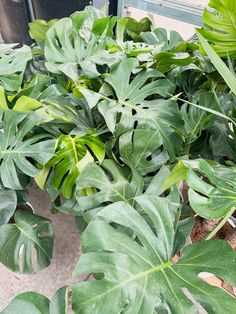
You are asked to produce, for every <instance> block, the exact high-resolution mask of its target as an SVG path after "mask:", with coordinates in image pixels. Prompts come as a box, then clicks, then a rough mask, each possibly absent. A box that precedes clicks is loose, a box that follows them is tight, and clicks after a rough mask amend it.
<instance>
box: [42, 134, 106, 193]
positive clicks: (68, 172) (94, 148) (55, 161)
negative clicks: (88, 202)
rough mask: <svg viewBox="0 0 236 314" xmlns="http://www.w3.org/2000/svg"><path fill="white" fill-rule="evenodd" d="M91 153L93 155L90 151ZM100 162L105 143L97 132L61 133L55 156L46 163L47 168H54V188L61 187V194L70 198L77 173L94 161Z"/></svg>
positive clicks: (103, 154) (103, 153)
mask: <svg viewBox="0 0 236 314" xmlns="http://www.w3.org/2000/svg"><path fill="white" fill-rule="evenodd" d="M90 151H91V152H92V153H93V155H92V154H91V153H90ZM93 156H95V157H96V159H97V160H98V161H99V162H102V161H103V159H104V156H105V145H104V143H103V142H102V141H101V140H100V139H99V138H98V136H97V134H90V135H89V134H88V135H81V136H79V135H77V136H71V135H61V136H60V137H59V139H58V141H57V145H56V152H55V156H54V157H53V158H52V159H51V160H50V161H49V162H48V163H47V166H46V167H47V168H50V167H55V168H54V175H53V179H52V184H53V186H54V188H55V189H56V190H58V189H59V188H60V187H61V192H62V195H63V196H64V197H66V198H71V197H72V193H73V189H74V185H75V182H76V179H77V177H78V175H79V173H80V172H81V171H82V170H83V169H84V168H85V166H86V165H87V164H88V163H90V162H93V161H94V157H93Z"/></svg>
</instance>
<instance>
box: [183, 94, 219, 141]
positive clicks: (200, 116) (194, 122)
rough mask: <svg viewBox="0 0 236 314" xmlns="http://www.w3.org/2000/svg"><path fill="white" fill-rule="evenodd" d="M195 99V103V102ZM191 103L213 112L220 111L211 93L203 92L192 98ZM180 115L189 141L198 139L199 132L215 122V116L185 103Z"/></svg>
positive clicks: (216, 99)
mask: <svg viewBox="0 0 236 314" xmlns="http://www.w3.org/2000/svg"><path fill="white" fill-rule="evenodd" d="M195 98H196V101H195ZM193 102H194V103H195V102H196V103H197V104H198V105H199V106H202V107H207V108H210V109H213V110H217V111H220V110H221V106H220V103H219V101H218V98H217V96H216V94H214V93H212V92H204V93H202V94H200V95H197V96H196V97H194V98H193ZM180 111H181V114H182V117H183V120H184V123H185V129H186V132H187V135H188V137H189V140H190V141H193V140H195V139H196V138H198V137H199V134H201V132H202V131H203V130H204V129H206V128H208V127H210V126H211V125H213V124H214V122H215V116H214V115H213V114H212V113H210V112H207V111H204V110H202V109H199V108H197V107H195V106H192V105H191V104H189V103H185V104H183V105H182V106H181V109H180Z"/></svg>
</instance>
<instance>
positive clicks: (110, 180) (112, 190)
mask: <svg viewBox="0 0 236 314" xmlns="http://www.w3.org/2000/svg"><path fill="white" fill-rule="evenodd" d="M126 170H127V169H126ZM125 174H126V175H125ZM76 187H77V192H76V198H77V201H78V203H79V205H80V207H81V209H83V210H91V209H94V208H96V207H102V206H103V207H104V206H105V205H106V204H110V203H112V202H118V201H121V200H122V201H126V202H131V203H132V202H133V198H134V197H135V196H136V195H139V194H140V193H142V191H143V179H142V178H141V177H140V175H139V174H138V173H137V171H136V170H135V169H132V172H131V173H129V172H128V173H127V172H126V173H125V172H124V170H123V171H122V168H121V167H119V166H118V165H117V164H116V163H115V162H114V161H112V160H108V159H107V160H104V162H103V163H102V166H98V165H96V164H89V165H88V166H87V167H86V168H85V169H84V170H83V171H82V172H81V174H80V175H79V177H78V180H77V185H76ZM85 188H95V190H93V192H92V193H91V194H87V195H86V196H83V195H81V190H83V189H85Z"/></svg>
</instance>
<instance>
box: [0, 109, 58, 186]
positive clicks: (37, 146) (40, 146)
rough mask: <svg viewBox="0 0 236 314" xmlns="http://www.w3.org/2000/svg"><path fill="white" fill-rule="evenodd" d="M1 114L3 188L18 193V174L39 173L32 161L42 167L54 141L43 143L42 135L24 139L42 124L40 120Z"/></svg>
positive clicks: (0, 159) (0, 171) (52, 151)
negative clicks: (14, 190) (38, 124)
mask: <svg viewBox="0 0 236 314" xmlns="http://www.w3.org/2000/svg"><path fill="white" fill-rule="evenodd" d="M2 114H3V132H2V133H1V134H0V176H1V180H2V183H3V185H4V186H5V187H7V188H10V189H16V190H21V189H22V186H21V183H20V179H19V176H18V172H19V171H21V172H23V173H24V174H26V175H28V176H30V177H34V176H36V175H37V174H38V172H39V170H38V169H37V168H36V167H35V165H34V164H33V161H36V162H38V163H40V164H42V165H44V164H45V163H46V162H47V161H48V160H49V159H50V158H51V157H52V156H53V153H54V143H55V141H54V140H45V138H47V137H48V136H47V135H45V134H40V135H36V136H33V137H31V138H26V135H27V134H28V133H29V132H30V131H31V130H32V128H33V127H34V126H35V125H36V124H37V123H39V122H40V121H41V118H40V117H38V116H36V115H34V114H32V113H31V114H27V113H19V112H14V111H12V110H8V111H5V112H4V113H2Z"/></svg>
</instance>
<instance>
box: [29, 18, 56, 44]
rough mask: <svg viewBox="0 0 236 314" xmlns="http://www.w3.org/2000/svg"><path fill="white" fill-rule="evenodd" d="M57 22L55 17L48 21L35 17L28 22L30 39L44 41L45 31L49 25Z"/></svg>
mask: <svg viewBox="0 0 236 314" xmlns="http://www.w3.org/2000/svg"><path fill="white" fill-rule="evenodd" d="M56 22H57V19H52V20H50V21H48V22H47V21H45V20H41V19H36V20H34V21H32V22H31V23H29V34H30V37H31V38H32V39H34V40H35V41H37V42H38V43H42V42H44V40H45V38H46V33H47V31H48V30H49V28H50V27H51V26H53V25H54V24H55V23H56Z"/></svg>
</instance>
